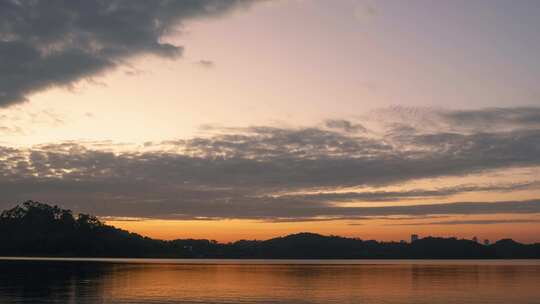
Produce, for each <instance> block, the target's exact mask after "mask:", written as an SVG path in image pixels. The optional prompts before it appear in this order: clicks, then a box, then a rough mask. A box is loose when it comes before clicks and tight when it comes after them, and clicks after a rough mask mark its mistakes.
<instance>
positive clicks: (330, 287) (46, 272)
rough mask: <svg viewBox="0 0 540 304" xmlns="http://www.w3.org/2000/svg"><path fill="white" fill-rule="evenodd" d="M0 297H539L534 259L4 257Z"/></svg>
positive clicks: (378, 300) (378, 303)
mask: <svg viewBox="0 0 540 304" xmlns="http://www.w3.org/2000/svg"><path fill="white" fill-rule="evenodd" d="M0 303H2V304H4V303H5V304H10V303H123V304H127V303H152V304H157V303H367V304H369V303H373V304H383V303H384V304H394V303H396V304H397V303H403V304H405V303H406V304H409V303H415V304H418V303H426V304H428V303H429V304H437V303H445V304H446V303H456V304H458V303H459V304H462V303H489V304H498V303H501V304H502V303H504V304H512V303H540V261H537V260H533V261H531V260H529V261H429V260H427V261H426V260H422V261H411V260H399V261H380V260H379V261H377V260H368V261H343V260H333V261H315V260H311V261H261V260H259V261H242V260H138V259H119V260H114V259H16V258H12V259H0Z"/></svg>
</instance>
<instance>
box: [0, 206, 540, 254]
mask: <svg viewBox="0 0 540 304" xmlns="http://www.w3.org/2000/svg"><path fill="white" fill-rule="evenodd" d="M0 255H1V256H73V257H162V258H266V259H332V258H334V259H335V258H337V259H354V258H356V259H362V258H379V259H388V258H394V259H395V258H415V259H420V258H432V259H465V258H473V259H480V258H540V244H531V245H525V244H520V243H517V242H514V241H512V240H508V239H505V240H501V241H498V242H496V243H495V244H493V245H490V246H484V245H480V244H478V243H476V242H473V241H470V240H458V239H455V238H433V237H428V238H424V239H420V240H418V241H415V242H413V243H412V244H408V243H395V242H389V243H384V242H377V241H363V240H360V239H352V238H343V237H338V236H322V235H319V234H313V233H299V234H293V235H289V236H286V237H280V238H274V239H270V240H266V241H246V240H242V241H237V242H234V243H228V244H221V243H217V242H215V241H210V240H193V239H187V240H174V241H162V240H154V239H150V238H147V237H143V236H140V235H138V234H135V233H130V232H128V231H125V230H121V229H117V228H115V227H112V226H108V225H105V224H104V223H102V222H100V221H99V219H97V218H96V217H94V216H91V215H88V214H79V215H77V216H74V215H73V213H72V212H71V211H70V210H65V209H61V208H59V207H57V206H49V205H46V204H41V203H38V202H33V201H28V202H25V203H23V204H22V205H20V206H17V207H15V208H13V209H10V210H6V211H4V212H2V213H1V215H0Z"/></svg>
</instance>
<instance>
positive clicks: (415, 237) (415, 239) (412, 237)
mask: <svg viewBox="0 0 540 304" xmlns="http://www.w3.org/2000/svg"><path fill="white" fill-rule="evenodd" d="M415 241H418V234H412V235H411V243H412V242H415Z"/></svg>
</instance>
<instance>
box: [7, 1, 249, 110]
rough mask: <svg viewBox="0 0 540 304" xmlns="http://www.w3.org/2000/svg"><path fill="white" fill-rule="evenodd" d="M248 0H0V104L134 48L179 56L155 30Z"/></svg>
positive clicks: (111, 63) (110, 62)
mask: <svg viewBox="0 0 540 304" xmlns="http://www.w3.org/2000/svg"><path fill="white" fill-rule="evenodd" d="M250 2H253V1H251V0H183V1H168V0H157V1H144V0H129V1H124V0H111V1H99V0H97V1H85V0H75V1H63V0H51V1H16V0H1V1H0V107H3V106H8V105H11V104H14V103H18V102H22V101H25V100H26V99H27V96H28V95H29V94H31V93H34V92H37V91H40V90H43V89H46V88H48V87H51V86H69V85H71V84H73V83H74V82H76V81H78V80H81V79H84V78H87V77H92V76H94V75H96V74H99V73H101V72H103V71H105V70H107V69H110V68H113V67H115V66H118V65H122V64H124V63H125V60H126V59H128V58H130V57H132V56H135V55H140V54H154V55H157V56H163V57H178V56H181V55H182V51H183V47H182V46H178V45H173V44H170V43H167V42H164V41H163V37H164V36H165V35H167V34H168V33H170V32H171V31H174V30H175V29H176V28H177V26H178V25H180V24H181V23H182V22H183V21H185V20H188V19H190V18H200V17H209V16H215V15H219V14H223V13H225V12H228V11H230V10H231V9H234V8H236V7H238V6H242V5H247V4H248V3H250Z"/></svg>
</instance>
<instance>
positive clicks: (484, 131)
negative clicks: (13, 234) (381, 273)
mask: <svg viewBox="0 0 540 304" xmlns="http://www.w3.org/2000/svg"><path fill="white" fill-rule="evenodd" d="M538 15H540V3H539V2H538V1H534V0H531V1H527V0H520V1H503V0H475V1H464V0H463V1H461V0H456V1H427V0H411V1H397V0H380V1H368V0H365V1H361V0H339V1H323V0H303V1H300V0H259V1H258V0H185V1H165V0H157V1H142V0H141V1H137V0H134V1H120V0H112V1H82V0H81V1H59V0H58V1H57V0H53V1H24V0H23V1H15V0H1V1H0V189H1V191H0V192H1V195H0V208H1V209H7V208H10V207H13V206H14V205H16V204H18V203H21V202H23V201H25V200H29V199H31V200H37V201H41V202H45V203H50V204H58V205H59V206H62V207H65V208H70V209H73V210H74V211H75V212H87V213H92V214H96V215H98V216H99V217H100V218H101V219H102V220H104V221H106V222H107V223H108V224H112V225H114V226H117V227H121V228H124V229H128V230H130V231H134V232H138V233H141V234H143V235H147V236H151V237H156V238H163V239H175V238H188V237H189V238H209V239H216V240H218V241H233V240H238V239H267V238H271V237H275V236H280V235H285V234H289V233H296V232H302V231H310V232H317V233H322V234H335V235H343V236H350V237H358V238H362V239H377V240H401V239H408V238H409V236H410V234H412V233H417V234H420V235H421V236H427V235H436V236H456V237H460V238H469V239H470V238H472V237H473V236H477V237H478V238H479V239H481V240H483V239H490V240H497V239H501V238H513V239H515V240H518V241H522V242H540V239H539V235H540V178H539V176H540V89H539V86H538V79H540V60H538V54H540V38H539V36H538V35H537V33H538V29H539V28H540V21H539V20H538V18H537V16H538Z"/></svg>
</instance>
